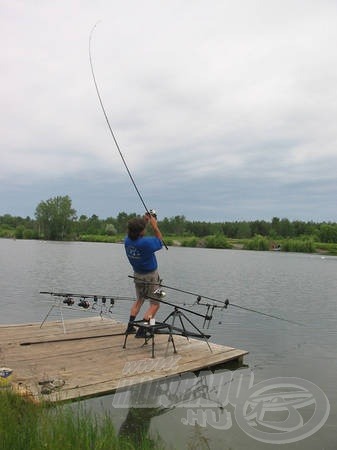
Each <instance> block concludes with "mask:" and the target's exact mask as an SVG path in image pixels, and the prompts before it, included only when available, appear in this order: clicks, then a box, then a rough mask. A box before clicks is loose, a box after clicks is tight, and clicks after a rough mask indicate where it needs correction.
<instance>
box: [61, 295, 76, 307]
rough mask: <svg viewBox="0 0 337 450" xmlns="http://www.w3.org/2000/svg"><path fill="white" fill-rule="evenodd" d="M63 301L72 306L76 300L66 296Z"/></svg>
mask: <svg viewBox="0 0 337 450" xmlns="http://www.w3.org/2000/svg"><path fill="white" fill-rule="evenodd" d="M63 303H64V304H65V305H68V306H71V305H73V304H74V303H75V302H74V300H73V299H72V298H71V297H67V298H65V299H64V300H63Z"/></svg>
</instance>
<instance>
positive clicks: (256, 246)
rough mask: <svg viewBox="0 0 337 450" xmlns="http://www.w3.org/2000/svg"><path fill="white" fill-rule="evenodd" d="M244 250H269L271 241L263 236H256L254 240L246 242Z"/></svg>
mask: <svg viewBox="0 0 337 450" xmlns="http://www.w3.org/2000/svg"><path fill="white" fill-rule="evenodd" d="M243 248H244V249H245V250H259V251H266V250H269V240H268V239H267V238H265V237H263V236H254V237H253V238H252V239H249V240H248V241H245V243H244V245H243Z"/></svg>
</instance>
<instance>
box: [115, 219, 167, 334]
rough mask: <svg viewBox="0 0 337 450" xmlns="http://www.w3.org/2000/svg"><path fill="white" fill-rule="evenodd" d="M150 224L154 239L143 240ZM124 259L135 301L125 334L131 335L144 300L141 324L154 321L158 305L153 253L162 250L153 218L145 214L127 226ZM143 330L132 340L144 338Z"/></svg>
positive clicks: (159, 236) (156, 266) (148, 237)
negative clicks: (129, 268) (146, 305)
mask: <svg viewBox="0 0 337 450" xmlns="http://www.w3.org/2000/svg"><path fill="white" fill-rule="evenodd" d="M148 223H149V224H150V225H151V227H152V229H153V232H154V234H155V236H145V234H146V226H147V224H148ZM124 246H125V251H126V256H127V257H128V259H129V262H130V264H131V266H132V268H133V271H134V279H135V288H136V296H137V299H136V301H135V302H134V304H133V305H132V308H131V311H130V319H129V323H128V328H127V332H128V333H132V332H135V331H136V330H135V327H134V326H133V322H134V320H135V319H136V317H137V314H138V313H139V311H140V308H141V307H142V305H143V303H144V300H145V299H146V298H149V299H150V305H149V308H148V309H147V311H146V312H145V314H144V321H146V322H148V321H149V320H150V319H151V318H154V317H155V315H156V313H157V311H158V309H159V306H160V303H159V301H157V300H156V299H155V298H156V297H158V294H156V290H157V289H158V288H159V285H160V278H159V274H158V270H157V268H158V263H157V258H156V255H155V252H156V251H158V250H160V249H161V248H162V247H163V237H162V234H161V232H160V230H159V228H158V224H157V219H156V216H155V214H150V213H149V212H147V213H146V214H145V216H144V217H136V218H134V219H131V220H130V221H129V222H128V235H127V237H126V238H125V240H124ZM144 332H145V330H144V328H141V327H140V328H138V330H137V333H136V337H144Z"/></svg>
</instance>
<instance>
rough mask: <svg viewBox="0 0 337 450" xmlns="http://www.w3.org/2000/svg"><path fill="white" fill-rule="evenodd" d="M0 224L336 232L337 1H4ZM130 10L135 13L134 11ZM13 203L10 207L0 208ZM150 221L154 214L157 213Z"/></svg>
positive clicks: (1, 18)
mask: <svg viewBox="0 0 337 450" xmlns="http://www.w3.org/2000/svg"><path fill="white" fill-rule="evenodd" d="M0 8H1V15H0V25H1V26H0V37H1V39H2V42H3V43H4V45H3V57H2V63H3V70H2V71H1V73H0V77H1V79H0V95H1V105H2V108H1V111H0V114H1V121H0V130H1V136H2V139H1V165H0V180H1V188H0V204H1V208H0V214H3V213H7V212H9V213H13V214H17V215H33V213H34V210H35V207H36V205H37V203H36V202H37V201H40V200H42V199H45V198H48V197H52V196H54V195H61V194H62V192H64V193H65V194H67V195H70V196H71V198H72V199H73V203H74V207H75V208H77V209H81V210H83V211H85V213H86V214H89V215H91V214H90V211H92V214H94V213H96V214H97V213H99V215H100V216H102V217H104V216H108V215H111V213H110V211H111V207H110V202H111V201H113V203H114V206H113V208H112V210H115V211H117V213H118V211H122V210H124V211H130V212H132V211H135V210H138V211H139V210H140V209H141V208H142V205H141V203H140V201H139V199H138V198H137V194H136V192H135V190H134V188H133V186H132V183H131V181H130V180H129V179H128V174H127V173H126V171H125V167H124V166H123V162H122V160H121V158H120V155H119V153H118V150H117V148H116V145H115V144H114V142H113V139H112V136H111V135H110V132H109V129H108V126H107V124H106V122H105V118H104V115H103V114H102V111H101V109H100V106H99V103H98V99H97V95H96V92H95V87H94V84H93V80H92V76H91V71H90V65H89V55H88V39H89V34H90V31H91V30H92V28H93V26H94V25H95V23H96V22H97V21H99V20H100V23H98V24H97V26H96V28H95V31H94V34H93V38H92V57H93V62H94V69H95V75H96V78H97V82H98V85H99V89H100V93H101V95H102V99H103V103H104V107H105V109H106V113H107V115H108V119H109V122H110V124H111V127H112V129H113V131H114V133H115V137H116V139H117V142H118V145H119V146H120V149H121V152H122V155H123V157H124V158H125V160H126V162H127V164H128V167H129V168H130V170H131V172H132V174H133V175H134V178H135V180H136V181H137V184H139V187H140V189H141V192H142V193H144V197H145V198H146V200H147V201H148V202H149V203H151V205H150V206H151V207H156V205H152V202H154V203H156V204H157V205H160V208H161V209H162V211H163V214H165V215H166V216H173V215H177V214H181V213H183V214H185V215H186V216H187V217H189V218H191V219H200V220H235V219H236V218H245V217H247V218H250V219H251V218H252V219H254V218H257V219H258V218H270V217H272V216H274V215H277V216H282V217H289V218H300V219H301V218H306V219H309V220H310V218H311V219H313V220H315V219H319V220H336V212H335V211H334V205H335V198H336V188H335V183H334V180H335V178H336V177H335V167H336V163H337V152H336V140H337V131H336V127H335V116H336V112H337V111H336V108H337V106H336V105H337V98H336V96H337V90H336V81H335V80H336V79H337V61H336V55H335V50H334V46H333V43H334V42H335V41H336V38H337V29H336V27H335V23H336V18H337V5H336V4H335V2H331V1H328V0H324V1H322V2H319V3H317V2H315V1H304V0H296V1H289V0H285V1H284V2H277V1H273V0H265V1H260V2H254V1H248V0H246V1H245V0H241V1H238V2H229V1H220V0H215V1H214V2H212V3H211V4H210V3H209V2H206V1H204V0H199V1H197V0H193V1H191V0H187V1H185V2H180V1H177V0H172V1H170V2H165V1H162V0H156V1H154V0H144V1H143V2H137V1H135V0H126V1H125V2H122V3H121V2H116V1H103V0H102V1H99V2H96V3H95V4H94V3H92V2H88V1H84V2H79V1H72V2H65V1H64V0H60V1H59V2H56V3H55V2H50V1H46V2H37V3H35V4H34V5H28V4H25V3H22V2H20V1H16V0H12V1H4V2H2V5H1V7H0ZM131 12H132V13H131ZM7 199H10V202H9V201H8V200H7ZM157 208H158V207H157Z"/></svg>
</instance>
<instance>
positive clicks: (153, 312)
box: [144, 302, 160, 321]
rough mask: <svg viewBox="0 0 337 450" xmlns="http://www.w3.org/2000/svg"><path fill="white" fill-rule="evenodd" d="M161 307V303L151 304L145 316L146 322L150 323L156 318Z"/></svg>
mask: <svg viewBox="0 0 337 450" xmlns="http://www.w3.org/2000/svg"><path fill="white" fill-rule="evenodd" d="M159 306H160V304H159V302H156V303H154V302H153V303H151V304H150V306H149V308H148V310H147V311H146V312H145V314H144V320H146V321H149V320H150V319H151V318H154V316H155V315H156V313H157V311H158V309H159Z"/></svg>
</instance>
